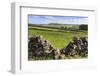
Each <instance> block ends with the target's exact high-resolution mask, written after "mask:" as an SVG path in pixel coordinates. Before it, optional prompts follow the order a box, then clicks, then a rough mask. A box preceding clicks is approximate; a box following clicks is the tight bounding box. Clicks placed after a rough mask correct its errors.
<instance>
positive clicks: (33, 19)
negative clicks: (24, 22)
mask: <svg viewBox="0 0 100 76" xmlns="http://www.w3.org/2000/svg"><path fill="white" fill-rule="evenodd" d="M28 23H29V24H48V23H62V24H88V17H82V16H39V15H37V16H36V15H29V16H28Z"/></svg>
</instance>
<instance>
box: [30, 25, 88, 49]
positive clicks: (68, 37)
mask: <svg viewBox="0 0 100 76" xmlns="http://www.w3.org/2000/svg"><path fill="white" fill-rule="evenodd" d="M87 35H88V32H87V31H68V30H61V29H56V28H53V29H52V28H44V27H36V26H35V27H34V26H28V37H32V36H42V37H43V39H46V40H47V41H48V42H49V43H50V44H52V45H53V47H54V48H57V49H61V48H64V47H66V46H67V45H68V43H69V42H70V41H72V39H73V37H74V36H76V37H84V36H87Z"/></svg>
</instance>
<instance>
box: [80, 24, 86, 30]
mask: <svg viewBox="0 0 100 76" xmlns="http://www.w3.org/2000/svg"><path fill="white" fill-rule="evenodd" d="M79 29H80V30H88V25H86V24H81V25H80V26H79Z"/></svg>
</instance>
